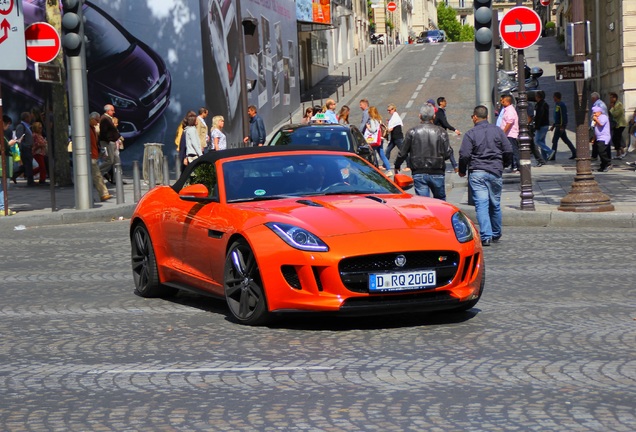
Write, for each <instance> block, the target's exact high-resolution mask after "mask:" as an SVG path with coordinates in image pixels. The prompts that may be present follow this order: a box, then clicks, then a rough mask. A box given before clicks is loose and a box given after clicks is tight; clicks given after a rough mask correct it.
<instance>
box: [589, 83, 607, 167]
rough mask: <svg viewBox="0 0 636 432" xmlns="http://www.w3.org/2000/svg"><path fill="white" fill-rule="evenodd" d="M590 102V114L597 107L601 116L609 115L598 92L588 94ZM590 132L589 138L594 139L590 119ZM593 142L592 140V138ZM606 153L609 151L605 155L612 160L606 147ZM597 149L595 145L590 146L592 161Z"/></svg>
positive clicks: (592, 121)
mask: <svg viewBox="0 0 636 432" xmlns="http://www.w3.org/2000/svg"><path fill="white" fill-rule="evenodd" d="M590 101H591V102H592V107H591V108H590V112H592V109H593V108H594V107H599V108H601V113H602V114H603V115H609V111H608V110H607V105H605V102H603V99H601V95H600V94H598V92H592V93H591V94H590ZM590 130H591V134H590V135H591V136H592V137H594V136H595V135H594V120H593V119H592V120H591V122H590ZM593 140H594V138H593ZM606 151H609V152H610V153H609V154H608V155H607V156H608V157H609V158H610V159H611V158H612V153H611V151H612V150H611V147H609V146H608V147H606ZM597 152H598V147H596V146H595V145H593V146H592V160H596V159H597V158H598V153H597Z"/></svg>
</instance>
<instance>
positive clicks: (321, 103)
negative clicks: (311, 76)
mask: <svg viewBox="0 0 636 432" xmlns="http://www.w3.org/2000/svg"><path fill="white" fill-rule="evenodd" d="M318 89H319V90H320V106H321V107H324V106H325V103H324V102H323V101H322V87H318Z"/></svg>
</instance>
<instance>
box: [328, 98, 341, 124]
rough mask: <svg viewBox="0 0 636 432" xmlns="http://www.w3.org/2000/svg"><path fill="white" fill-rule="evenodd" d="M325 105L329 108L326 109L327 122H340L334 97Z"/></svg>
mask: <svg viewBox="0 0 636 432" xmlns="http://www.w3.org/2000/svg"><path fill="white" fill-rule="evenodd" d="M325 106H326V107H327V110H326V111H325V117H326V118H327V123H332V124H338V117H336V101H335V100H333V99H327V102H326V103H325Z"/></svg>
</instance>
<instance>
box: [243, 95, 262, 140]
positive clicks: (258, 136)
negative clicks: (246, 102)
mask: <svg viewBox="0 0 636 432" xmlns="http://www.w3.org/2000/svg"><path fill="white" fill-rule="evenodd" d="M247 115H249V116H250V135H249V136H246V137H245V138H243V142H244V143H245V144H250V145H252V146H262V145H263V144H265V139H266V138H267V132H265V123H263V119H262V118H261V116H259V115H258V114H257V112H256V107H255V106H254V105H250V106H249V107H247Z"/></svg>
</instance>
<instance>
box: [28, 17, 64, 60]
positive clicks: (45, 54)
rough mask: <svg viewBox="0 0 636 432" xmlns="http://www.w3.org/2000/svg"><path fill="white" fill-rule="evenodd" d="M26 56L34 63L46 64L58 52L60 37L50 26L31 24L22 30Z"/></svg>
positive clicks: (41, 23) (40, 23) (46, 24)
mask: <svg viewBox="0 0 636 432" xmlns="http://www.w3.org/2000/svg"><path fill="white" fill-rule="evenodd" d="M24 39H25V42H26V55H27V57H28V58H29V60H31V61H33V62H35V63H48V62H50V61H51V60H53V59H54V58H55V57H57V54H58V53H59V52H60V35H59V34H58V33H57V31H56V30H55V27H53V26H52V25H51V24H48V23H44V22H38V23H33V24H31V25H30V26H28V27H27V28H26V30H24Z"/></svg>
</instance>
